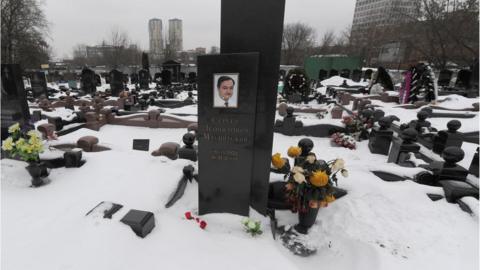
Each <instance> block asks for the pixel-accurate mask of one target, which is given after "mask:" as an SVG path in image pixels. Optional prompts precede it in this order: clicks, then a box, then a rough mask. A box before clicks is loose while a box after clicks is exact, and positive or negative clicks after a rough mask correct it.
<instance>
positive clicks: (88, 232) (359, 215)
mask: <svg viewBox="0 0 480 270" xmlns="http://www.w3.org/2000/svg"><path fill="white" fill-rule="evenodd" d="M342 82H343V78H342ZM322 83H323V82H322ZM332 83H335V82H333V81H332ZM340 84H341V82H340ZM325 85H326V84H325ZM321 90H324V88H322V89H319V91H321ZM443 98H447V100H446V101H444V102H442V103H439V106H442V107H448V108H452V109H461V108H467V107H471V105H472V103H474V102H478V99H467V98H464V97H460V96H456V95H451V96H447V97H442V99H443ZM315 103H316V102H312V103H311V104H309V105H306V106H305V105H293V106H294V107H296V108H316V109H320V108H326V109H328V108H327V107H326V106H325V105H319V104H315ZM372 103H373V104H375V105H379V106H382V110H384V111H385V112H386V115H393V114H395V115H397V116H398V117H399V118H400V119H401V123H405V122H408V121H410V120H414V119H416V113H417V112H418V111H419V110H420V109H415V110H406V109H402V108H398V107H397V106H398V104H394V103H383V102H381V101H372ZM349 106H350V107H351V106H352V105H351V104H350V105H349ZM154 108H155V107H152V106H151V107H150V108H149V109H154ZM434 111H435V110H434ZM439 112H445V113H447V111H439ZM42 113H43V114H46V115H48V116H60V117H62V119H64V120H71V118H72V117H73V116H74V115H73V113H72V111H71V110H69V109H64V108H56V109H55V110H54V111H52V112H42ZM469 113H472V114H475V115H476V116H475V117H474V118H472V119H461V122H462V127H461V129H460V131H462V132H467V131H478V130H479V123H478V121H479V119H478V118H479V116H478V113H477V112H475V113H474V112H469ZM165 114H166V115H172V114H190V115H191V116H184V117H182V119H187V120H192V121H195V120H196V119H197V117H196V114H197V105H190V106H185V107H182V108H175V109H166V112H165ZM295 115H296V116H297V120H301V121H302V122H303V123H304V125H314V124H327V123H328V124H336V125H341V120H340V119H331V116H330V115H329V114H328V115H326V117H325V118H324V119H318V118H317V117H316V115H315V114H312V113H301V112H295ZM276 119H282V117H281V116H280V115H278V113H277V116H276ZM428 120H429V121H430V122H432V125H433V126H434V127H436V128H437V129H444V128H446V123H447V122H448V121H449V120H450V119H447V118H431V119H428ZM44 122H46V120H42V121H40V122H37V124H39V123H44ZM185 132H186V129H151V128H141V127H126V126H115V125H105V126H103V127H102V128H101V129H100V131H93V130H89V129H80V130H77V131H75V132H73V133H70V134H67V135H65V136H62V137H60V138H59V140H58V141H55V142H54V143H55V144H64V143H75V142H76V141H77V140H78V139H79V138H80V137H82V136H85V135H93V136H96V137H98V138H99V144H100V145H102V146H106V147H108V148H111V150H109V151H103V152H97V153H86V152H84V153H83V156H84V159H85V160H86V161H87V162H86V164H85V165H83V166H82V167H81V168H58V169H53V170H51V172H50V176H49V179H50V180H51V182H50V183H49V184H48V185H45V186H42V187H39V188H31V187H29V186H30V176H29V175H28V173H27V171H26V170H25V166H26V163H24V162H21V161H15V160H9V159H3V160H1V219H2V226H1V230H2V239H1V244H2V249H1V258H2V261H1V269H6V270H30V269H39V270H43V269H45V270H57V269H58V270H64V269H68V270H84V269H92V270H105V269H108V270H110V269H111V270H123V269H242V270H244V269H335V270H342V269H345V270H350V269H368V270H376V269H378V270H383V269H389V270H390V269H435V270H437V269H448V270H450V269H462V270H470V269H472V270H473V269H478V268H479V255H478V254H479V230H478V222H479V220H478V217H479V213H478V211H479V207H478V200H476V199H473V198H464V199H463V200H464V201H465V202H466V203H468V205H470V206H471V208H472V210H473V211H474V214H473V215H469V214H467V213H466V212H463V211H462V210H461V209H460V208H459V206H458V205H457V204H450V203H447V202H446V200H445V199H442V200H439V201H436V202H433V201H431V200H430V199H429V198H428V197H427V196H426V193H434V194H443V190H442V188H440V187H430V186H423V185H419V184H416V183H414V182H412V181H409V180H407V181H404V182H384V181H382V180H381V179H380V178H378V177H376V176H375V175H374V174H372V173H371V172H370V171H371V170H385V171H391V172H396V173H398V174H402V175H405V176H407V177H412V176H413V175H414V174H416V173H418V172H419V171H421V170H423V169H420V168H404V167H400V166H397V165H395V164H391V163H386V160H387V157H386V156H382V155H376V154H371V153H370V151H369V150H368V145H367V144H368V142H367V141H363V142H360V143H358V142H357V150H349V149H346V148H340V147H334V146H331V143H330V140H329V139H328V138H311V139H312V140H313V141H314V143H315V148H314V150H313V151H314V152H315V153H317V156H318V157H319V158H321V159H325V160H331V159H334V158H343V159H344V160H345V162H346V167H347V168H348V170H349V174H350V176H349V177H348V178H341V177H340V179H339V187H341V188H344V189H346V190H347V191H348V195H347V196H345V197H343V198H340V199H338V200H337V201H335V202H333V203H332V204H330V205H329V206H328V207H327V208H322V209H321V210H320V212H319V215H318V217H317V221H316V224H315V225H314V226H313V228H312V229H311V231H310V233H309V236H308V237H309V238H310V240H309V242H310V243H311V244H313V245H315V246H316V247H318V251H317V254H316V255H314V256H311V257H309V258H302V257H298V256H295V255H293V254H292V253H291V252H290V251H288V250H287V249H286V248H285V247H283V246H282V244H281V242H280V240H274V239H273V238H272V233H271V231H270V224H269V220H268V219H267V218H265V217H263V216H261V215H260V214H258V213H256V212H255V211H254V210H251V211H250V216H251V217H252V218H253V219H256V220H260V221H261V222H262V230H263V231H264V233H263V234H262V235H261V236H257V237H254V238H253V237H251V236H250V235H249V234H247V233H245V232H244V231H243V227H242V224H241V220H242V218H243V217H241V216H237V215H232V214H208V215H204V216H202V217H201V218H202V219H203V220H205V221H206V222H207V223H208V226H207V228H206V229H205V230H202V229H201V228H199V226H198V224H197V223H196V222H195V221H190V220H186V219H185V217H184V213H185V212H186V211H192V212H193V213H194V215H196V213H197V211H198V185H197V183H195V182H194V183H189V184H188V186H187V189H186V193H185V195H184V196H183V197H182V198H181V199H180V200H179V201H178V202H177V203H176V204H175V205H174V206H173V207H171V208H168V209H166V208H165V207H164V205H165V203H166V202H167V200H168V198H169V196H170V194H171V193H172V192H173V190H174V189H175V188H176V186H177V182H178V180H179V179H180V177H181V176H182V168H183V167H184V166H185V165H188V164H193V165H194V166H196V163H193V162H191V161H187V160H181V159H178V160H174V161H172V160H169V159H167V158H165V157H153V156H152V155H150V152H152V151H153V150H155V149H158V147H159V146H160V145H161V144H162V143H165V142H176V143H179V144H182V142H181V138H182V135H183V134H184V133H185ZM301 138H302V137H295V136H291V137H290V136H284V135H281V134H275V135H274V142H273V150H272V154H273V153H276V152H279V153H281V154H282V156H286V151H287V149H288V147H289V146H292V145H296V144H297V142H298V140H300V139H301ZM133 139H149V140H150V151H149V152H144V151H135V150H132V140H133ZM476 147H478V145H476V144H472V143H464V144H463V146H462V148H463V150H464V151H465V154H466V155H465V159H464V160H463V161H461V162H460V163H459V164H460V165H462V166H464V167H468V166H469V164H470V162H471V160H472V158H473V153H474V151H475V149H476ZM43 155H44V156H45V157H47V156H49V157H54V156H61V155H62V152H61V151H59V150H49V151H47V152H46V153H44V154H43ZM200 170H201V168H200ZM469 177H472V176H469ZM474 178H475V177H474ZM282 180H283V179H282V176H280V175H276V174H271V177H270V181H271V182H273V181H282ZM474 182H475V183H477V185H478V178H475V179H474ZM101 201H110V202H114V203H119V204H122V205H123V206H124V207H123V208H122V209H121V210H120V211H119V212H117V213H116V214H115V215H114V216H113V218H112V219H111V220H110V219H103V218H102V217H99V216H95V215H89V216H86V213H87V212H88V211H89V210H91V209H92V208H93V207H95V206H96V205H97V204H98V203H99V202H101ZM130 209H138V210H145V211H151V212H153V213H154V214H155V223H156V227H155V228H154V229H153V231H152V232H151V233H150V234H149V235H148V236H147V237H146V238H144V239H142V238H139V237H138V236H136V235H135V234H134V233H133V231H132V230H131V229H130V227H128V226H127V225H125V224H123V223H121V222H120V219H121V218H122V217H123V216H124V215H125V214H126V213H127V212H128V211H129V210H130ZM277 217H278V219H279V223H280V225H293V224H295V223H297V216H296V214H293V213H291V212H290V211H277Z"/></svg>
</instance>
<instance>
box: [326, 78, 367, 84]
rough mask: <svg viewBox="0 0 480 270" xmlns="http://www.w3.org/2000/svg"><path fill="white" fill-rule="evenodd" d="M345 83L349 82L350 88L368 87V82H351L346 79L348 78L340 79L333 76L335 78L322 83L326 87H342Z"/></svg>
mask: <svg viewBox="0 0 480 270" xmlns="http://www.w3.org/2000/svg"><path fill="white" fill-rule="evenodd" d="M343 81H347V85H348V86H366V85H368V83H367V82H355V81H353V80H350V79H346V78H343V77H340V76H333V77H330V78H328V79H326V80H323V81H321V83H322V85H326V86H329V85H331V86H341V85H342V84H343Z"/></svg>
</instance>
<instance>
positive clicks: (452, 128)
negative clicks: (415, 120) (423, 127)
mask: <svg viewBox="0 0 480 270" xmlns="http://www.w3.org/2000/svg"><path fill="white" fill-rule="evenodd" d="M461 126H462V123H461V122H460V121H458V120H450V121H449V122H448V123H447V128H448V130H441V131H439V132H438V133H437V135H435V137H433V152H435V153H437V154H441V153H442V152H443V150H444V149H445V148H446V147H449V146H457V147H460V148H461V147H462V144H463V134H462V133H460V132H457V130H458V129H459V128H460V127H461Z"/></svg>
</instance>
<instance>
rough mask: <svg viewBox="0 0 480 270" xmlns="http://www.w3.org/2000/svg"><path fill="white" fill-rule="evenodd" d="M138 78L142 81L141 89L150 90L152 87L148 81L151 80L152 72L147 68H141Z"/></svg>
mask: <svg viewBox="0 0 480 270" xmlns="http://www.w3.org/2000/svg"><path fill="white" fill-rule="evenodd" d="M138 80H139V82H140V89H144V90H148V89H150V87H149V85H148V83H149V81H150V74H149V73H148V70H146V69H141V70H140V71H139V72H138Z"/></svg>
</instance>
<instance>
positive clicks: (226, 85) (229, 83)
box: [218, 80, 234, 101]
mask: <svg viewBox="0 0 480 270" xmlns="http://www.w3.org/2000/svg"><path fill="white" fill-rule="evenodd" d="M233 85H234V83H233V80H226V81H223V82H222V83H221V84H220V86H219V87H218V92H219V94H220V97H221V98H222V99H223V100H225V101H227V100H229V99H230V98H231V97H232V95H233Z"/></svg>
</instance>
